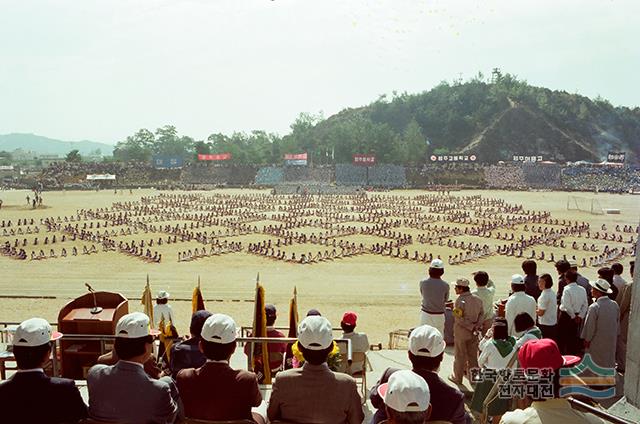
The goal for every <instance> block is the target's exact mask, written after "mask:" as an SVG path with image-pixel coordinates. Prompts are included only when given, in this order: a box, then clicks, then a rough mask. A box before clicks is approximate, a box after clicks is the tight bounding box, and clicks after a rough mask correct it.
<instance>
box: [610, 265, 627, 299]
mask: <svg viewBox="0 0 640 424" xmlns="http://www.w3.org/2000/svg"><path fill="white" fill-rule="evenodd" d="M611 270H612V271H613V285H614V286H616V289H618V296H617V297H616V299H615V301H616V303H618V305H620V300H621V299H622V296H621V292H622V288H623V287H624V285H625V284H627V281H626V280H625V279H624V278H623V277H622V272H623V271H624V267H623V266H622V264H621V263H619V262H616V263H614V264H612V265H611Z"/></svg>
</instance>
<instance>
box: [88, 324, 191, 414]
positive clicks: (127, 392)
mask: <svg viewBox="0 0 640 424" xmlns="http://www.w3.org/2000/svg"><path fill="white" fill-rule="evenodd" d="M153 334H157V332H153V333H152V330H150V327H149V317H147V316H146V315H145V314H143V313H141V312H133V313H131V314H127V315H125V316H123V317H122V318H120V320H119V321H118V323H117V324H116V332H115V335H116V339H115V344H114V351H115V353H116V355H117V357H118V358H119V360H118V362H117V363H116V364H115V365H102V364H98V365H94V366H93V367H91V369H90V370H89V373H88V374H87V388H88V389H89V415H90V416H91V418H94V419H96V420H101V421H116V422H118V421H120V422H133V423H143V422H152V423H166V424H169V423H173V422H174V421H175V419H176V416H177V415H178V402H179V399H178V396H177V392H176V390H175V388H174V387H173V385H172V381H171V378H168V377H163V378H161V379H159V380H154V379H152V378H150V377H149V376H148V375H147V374H146V373H145V372H144V368H143V364H144V363H145V362H147V360H148V359H149V357H150V356H151V352H152V350H153Z"/></svg>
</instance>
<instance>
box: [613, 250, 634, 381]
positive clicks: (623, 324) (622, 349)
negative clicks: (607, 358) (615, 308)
mask: <svg viewBox="0 0 640 424" xmlns="http://www.w3.org/2000/svg"><path fill="white" fill-rule="evenodd" d="M629 265H630V267H629V273H630V274H631V281H630V282H628V283H627V284H625V285H624V287H623V288H622V298H621V299H620V303H619V306H620V334H619V335H618V342H617V346H616V362H617V363H618V371H620V372H622V373H624V371H625V368H626V363H627V362H626V361H627V335H628V333H629V312H630V310H631V295H632V293H633V290H632V289H633V271H634V269H633V268H634V266H635V261H631V262H630V263H629Z"/></svg>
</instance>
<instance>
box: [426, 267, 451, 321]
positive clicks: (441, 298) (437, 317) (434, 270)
mask: <svg viewBox="0 0 640 424" xmlns="http://www.w3.org/2000/svg"><path fill="white" fill-rule="evenodd" d="M443 275H444V262H442V260H440V259H434V260H432V261H431V265H430V267H429V278H427V279H426V280H422V281H421V282H420V294H421V295H422V306H421V313H420V325H424V324H428V325H430V326H432V327H435V328H437V329H438V331H440V333H441V334H443V333H444V320H445V316H444V313H445V308H446V306H445V305H446V303H447V301H448V300H449V283H447V282H446V281H444V280H443V279H442V278H441V277H442V276H443Z"/></svg>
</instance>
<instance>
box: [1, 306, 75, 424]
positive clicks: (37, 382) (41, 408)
mask: <svg viewBox="0 0 640 424" xmlns="http://www.w3.org/2000/svg"><path fill="white" fill-rule="evenodd" d="M60 337H62V334H61V333H58V332H54V331H52V329H51V325H49V323H48V322H47V321H46V320H44V319H42V318H31V319H28V320H26V321H23V322H22V323H21V324H20V325H19V326H18V328H17V329H16V331H15V334H14V335H13V355H14V356H15V360H16V363H17V365H18V370H17V371H16V373H15V374H14V375H13V376H12V377H11V378H9V379H8V380H6V381H3V382H2V383H0V407H1V408H2V421H3V422H7V423H52V424H57V423H77V422H78V421H80V420H82V419H84V418H86V417H87V406H86V405H85V403H84V401H83V400H82V397H81V396H80V391H79V390H78V388H77V387H76V385H75V383H74V381H73V380H70V379H67V378H57V377H49V376H48V375H46V374H45V372H44V365H45V364H46V363H47V362H49V357H50V356H51V342H53V341H55V340H57V339H59V338H60Z"/></svg>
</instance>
